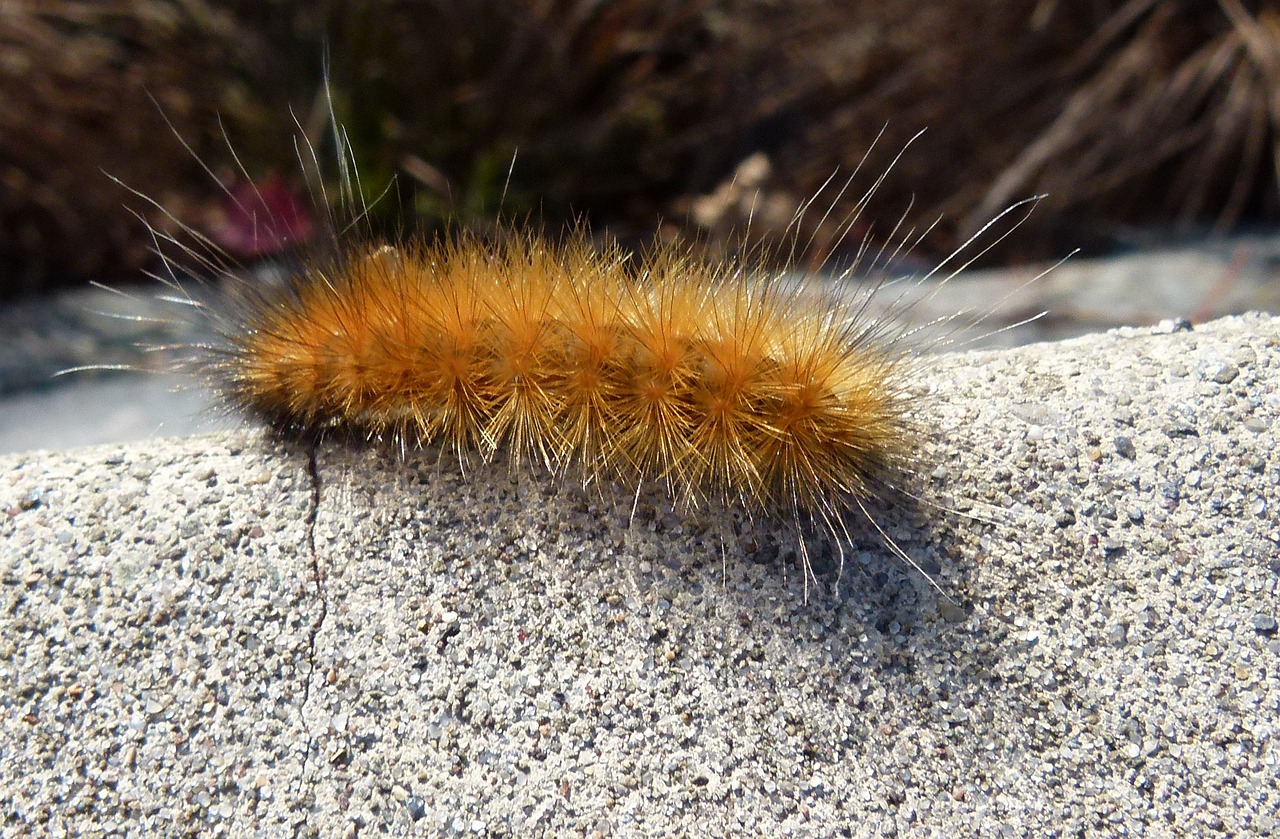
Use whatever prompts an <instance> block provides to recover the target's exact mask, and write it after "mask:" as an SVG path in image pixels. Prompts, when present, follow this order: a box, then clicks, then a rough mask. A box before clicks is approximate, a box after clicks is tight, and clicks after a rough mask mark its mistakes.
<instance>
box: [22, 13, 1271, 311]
mask: <svg viewBox="0 0 1280 839" xmlns="http://www.w3.org/2000/svg"><path fill="white" fill-rule="evenodd" d="M4 9H5V12H4V14H3V15H0V101H2V102H3V103H4V106H3V108H0V173H2V180H0V293H9V294H12V293H14V292H17V291H20V290H29V289H32V288H37V287H41V286H43V285H47V284H50V283H53V282H60V281H83V280H84V279H88V278H93V279H100V280H108V281H118V280H120V279H121V278H124V277H127V276H128V275H129V274H130V273H131V272H136V271H137V270H138V268H139V266H141V265H142V264H144V262H145V261H146V258H147V255H146V249H147V246H148V244H149V239H148V237H147V235H146V231H145V228H144V227H142V225H140V224H139V223H138V222H137V221H136V220H135V219H134V218H133V217H132V216H130V215H129V214H128V213H126V212H124V211H123V210H122V204H124V203H130V204H131V205H132V206H135V207H138V206H141V202H139V201H137V200H132V201H130V200H129V198H130V196H129V195H128V194H127V193H125V192H124V190H122V189H121V188H120V187H119V186H118V185H117V184H115V183H113V182H112V181H111V180H110V179H108V178H107V177H106V176H105V175H103V174H102V171H103V170H105V171H106V172H109V173H111V174H112V175H114V176H116V177H118V178H119V179H120V180H122V181H124V182H125V183H127V184H129V185H130V186H131V187H133V188H135V189H137V190H139V191H140V192H143V193H145V194H146V195H148V196H151V197H153V198H154V199H155V200H156V201H157V202H159V203H161V204H163V205H164V206H165V207H167V208H169V209H170V211H171V212H172V213H173V214H174V215H175V216H177V217H178V218H180V219H182V220H183V221H184V222H186V223H188V224H190V225H192V226H194V227H195V228H196V229H198V230H201V231H204V232H207V233H210V234H211V235H212V234H213V231H214V230H215V229H216V227H217V225H218V224H219V223H225V218H223V217H224V216H225V214H226V206H225V204H226V202H225V200H224V199H223V198H222V197H221V196H220V194H219V191H218V188H217V185H216V184H215V183H214V182H213V181H212V179H211V178H210V177H209V176H208V175H207V174H205V173H203V172H202V171H201V168H200V166H199V165H198V164H197V163H196V162H195V161H194V160H193V158H192V157H191V156H190V155H189V154H188V153H187V151H186V150H184V149H183V147H182V144H181V143H180V142H179V141H178V140H177V137H178V136H180V137H182V138H183V139H184V140H185V141H186V142H187V143H188V144H189V145H190V146H191V147H192V149H193V150H194V152H195V153H196V154H197V155H198V156H199V157H200V159H202V160H205V161H208V162H209V165H210V166H211V167H212V168H213V169H214V170H216V174H217V176H218V177H219V178H220V179H222V180H223V181H224V182H225V183H227V184H229V185H230V184H232V183H233V182H235V181H236V179H237V177H238V176H237V173H236V168H235V165H234V160H233V157H232V154H231V152H230V151H229V150H228V148H227V145H226V143H225V141H224V140H223V138H222V136H221V131H222V129H221V128H220V126H219V117H220V118H221V120H222V123H223V124H225V130H226V133H227V134H228V135H229V137H230V141H231V143H232V144H233V145H234V147H235V150H236V152H237V154H238V156H239V158H240V159H241V160H242V161H243V164H244V166H245V168H246V169H247V170H248V171H249V173H250V174H251V176H252V178H253V179H254V180H255V181H256V180H258V179H265V178H268V177H270V176H271V175H272V173H279V172H283V173H286V174H293V173H296V172H297V170H298V168H299V167H298V164H297V162H296V160H295V159H294V153H295V152H294V146H293V143H292V140H291V138H292V136H293V135H294V134H296V133H298V132H299V131H302V132H305V134H306V135H307V136H308V137H309V138H311V139H312V141H313V142H316V143H318V144H321V145H322V147H323V138H324V136H325V125H324V121H325V110H324V107H323V97H322V90H323V80H322V76H323V68H324V66H325V60H324V55H325V53H326V50H327V53H328V56H329V59H328V60H329V66H330V74H331V79H332V91H333V97H334V100H335V106H336V111H337V115H338V117H339V120H340V121H341V123H342V124H343V126H344V127H345V129H346V131H347V133H348V135H349V137H350V140H351V143H352V146H353V156H354V158H355V161H356V163H357V164H358V170H359V172H360V175H361V181H362V188H363V191H364V192H365V193H366V197H367V198H369V199H373V198H377V197H378V195H379V194H381V193H382V192H383V190H384V189H385V187H386V185H387V183H388V182H389V181H391V179H393V178H394V186H393V188H392V189H391V190H389V191H388V192H387V193H386V194H385V195H384V196H383V197H382V199H381V200H380V201H379V202H378V203H377V204H376V206H375V209H374V215H375V216H376V217H378V218H381V219H401V220H403V219H408V222H403V221H401V222H400V223H402V224H408V225H410V226H418V225H428V226H429V225H431V224H434V223H438V222H439V221H440V220H441V219H442V218H451V219H454V220H460V221H463V222H467V223H481V222H483V220H484V219H486V218H491V217H492V216H494V215H495V214H496V213H497V212H498V211H499V210H501V211H502V212H503V214H504V215H505V216H507V217H516V218H523V217H526V216H527V217H532V218H536V219H538V220H540V221H542V222H544V223H547V224H549V225H559V224H562V223H564V222H565V221H566V220H569V219H573V218H575V217H577V216H580V215H581V216H585V217H587V218H588V219H590V221H591V222H592V224H593V227H595V228H597V229H600V228H602V227H609V228H610V229H612V230H615V231H617V232H619V233H621V234H622V235H624V236H626V235H629V234H631V233H635V234H638V235H644V234H652V233H653V232H654V231H655V230H657V229H658V225H659V220H662V221H663V222H664V223H665V225H666V227H665V228H664V229H663V234H664V235H667V234H671V233H673V232H679V233H681V234H683V235H690V236H694V237H699V236H700V237H702V238H703V239H706V240H708V241H710V242H712V243H714V242H715V241H716V240H717V239H719V238H721V237H724V236H726V235H728V234H729V231H734V230H741V229H742V228H743V227H744V225H745V224H746V221H747V218H748V215H749V214H751V213H754V216H753V218H752V222H751V224H752V231H753V234H755V235H759V236H761V237H763V238H765V239H766V240H767V239H768V238H769V237H775V238H776V237H780V236H784V235H785V228H786V226H787V223H788V222H789V220H790V218H791V215H792V213H793V212H794V211H795V210H796V209H797V208H798V207H800V206H801V205H802V203H803V202H804V201H805V200H806V199H807V198H809V197H810V196H812V195H813V194H814V193H815V192H816V191H817V190H818V189H819V188H820V187H821V186H822V184H823V183H824V182H825V181H826V180H827V179H828V178H829V176H831V175H832V173H833V172H836V171H840V172H842V173H849V172H852V171H853V170H854V169H855V168H856V167H857V166H858V164H859V161H860V160H861V159H862V156H863V154H864V153H865V152H866V151H867V149H868V148H869V147H871V146H872V144H873V143H875V149H874V151H873V153H872V156H871V158H870V160H869V161H868V163H867V165H866V168H865V169H864V171H863V173H862V175H861V176H860V180H859V181H858V182H857V185H855V188H854V189H853V190H851V191H850V192H849V193H848V194H846V195H845V196H844V197H843V198H841V199H840V200H838V201H837V202H836V206H835V208H834V212H833V214H832V216H833V218H836V219H840V218H843V217H844V216H845V215H846V214H847V213H848V212H849V211H850V210H851V209H852V208H853V207H854V205H855V204H856V201H857V199H858V198H859V197H860V196H861V194H862V191H863V189H865V186H866V185H869V184H870V183H871V182H872V180H874V175H875V174H877V173H878V172H879V171H880V170H881V169H882V168H883V167H884V166H885V165H887V164H888V162H889V161H890V160H891V159H892V158H893V156H894V155H895V153H896V152H897V151H898V150H899V149H900V148H901V147H902V146H903V145H904V144H905V143H906V142H907V141H908V140H909V138H910V137H911V136H913V135H914V134H915V133H916V131H917V130H919V129H920V128H927V129H928V130H927V132H926V133H925V135H924V136H923V137H921V138H920V139H919V140H918V141H916V143H915V144H914V145H913V146H912V148H911V149H910V150H909V151H908V153H907V154H906V155H905V156H904V157H903V159H902V161H901V163H900V164H899V165H898V166H897V168H896V170H895V171H894V173H893V174H892V176H891V177H890V178H889V179H888V180H887V181H886V182H885V184H884V185H883V186H882V188H881V189H880V190H879V191H878V192H877V195H876V199H875V200H874V201H873V202H872V203H871V204H870V206H869V207H868V208H867V209H866V211H865V212H864V213H863V216H862V218H861V222H860V226H859V227H858V228H857V230H856V232H859V233H860V232H862V231H865V230H866V229H867V227H872V228H873V229H875V230H879V231H883V230H887V229H888V228H889V227H890V226H891V225H892V223H893V221H895V220H896V218H897V217H898V215H899V214H900V213H901V212H902V210H903V209H904V207H905V206H906V205H907V204H908V203H910V202H911V201H912V200H914V208H915V215H916V216H917V217H918V218H921V219H924V220H926V223H927V221H928V220H931V219H932V218H933V217H934V216H937V215H939V214H945V216H946V221H944V222H943V223H942V224H941V225H940V226H939V227H938V228H936V229H935V231H934V233H933V234H932V236H931V237H930V244H929V245H928V247H931V248H932V249H933V250H934V252H935V253H937V252H946V251H947V250H948V249H950V248H951V247H952V246H953V245H954V244H955V243H956V242H958V241H962V240H963V238H964V237H965V236H966V235H967V234H968V233H969V232H970V231H972V230H974V229H975V228H976V227H977V226H979V225H980V224H981V223H982V222H984V221H985V220H986V219H987V218H989V217H990V216H991V215H993V214H994V213H995V212H997V211H998V210H999V209H1001V208H1002V207H1004V206H1006V205H1008V204H1009V203H1010V202H1012V201H1014V200H1016V199H1018V198H1022V197H1025V196H1028V195H1032V194H1035V193H1040V192H1047V193H1049V194H1050V197H1049V198H1048V199H1047V200H1046V201H1045V202H1043V203H1042V205H1041V206H1040V207H1039V208H1038V209H1037V211H1036V213H1035V215H1034V216H1033V218H1032V220H1031V221H1030V222H1029V223H1028V224H1027V225H1026V226H1024V227H1023V228H1022V229H1021V230H1020V231H1019V232H1018V235H1017V237H1016V240H1017V246H1016V249H1006V250H1005V252H1004V253H1003V254H1002V256H1003V258H1005V259H1032V258H1044V257H1048V256H1051V255H1056V254H1059V253H1061V252H1062V251H1064V250H1066V249H1067V248H1069V247H1071V246H1073V245H1078V244H1084V245H1089V244H1090V243H1092V242H1099V243H1106V242H1107V241H1109V240H1111V239H1113V238H1114V237H1116V236H1117V235H1119V234H1120V233H1122V232H1123V231H1124V230H1126V229H1128V228H1129V227H1131V226H1134V225H1158V226H1167V227H1176V226H1179V225H1181V226H1184V227H1190V228H1192V229H1203V228H1205V227H1208V226H1212V225H1217V226H1220V227H1225V226H1230V225H1233V224H1236V223H1239V222H1243V221H1249V222H1274V221H1275V220H1276V219H1277V217H1278V216H1280V200H1278V193H1277V172H1278V171H1280V133H1278V129H1280V13H1278V12H1277V11H1276V9H1275V8H1274V7H1273V5H1272V4H1270V3H1266V2H1261V1H1259V2H1247V1H1246V0H1080V1H1079V2H1065V0H1009V2H1003V3H992V2H989V0H951V2H947V3H931V2H919V0H907V1H906V2H900V3H885V2H878V1H877V0H848V2H842V3H831V2H819V0H792V2H777V0H670V2H661V3H659V2H654V0H648V2H641V0H597V1H596V2H588V0H572V1H571V0H525V1H524V2H521V0H474V2H459V1H458V0H419V2H410V1H409V0H366V2H344V1H343V0H329V1H328V2H323V1H321V2H304V0H226V2H221V3H218V2H213V0H96V1H93V0H79V1H73V0H8V2H6V3H5V4H4ZM152 98H154V100H155V102H154V103H153V102H152V101H151V99H152ZM295 115H296V116H295ZM295 118H296V120H297V123H296V124H295V121H294V120H295ZM166 120H168V121H171V122H172V124H173V128H174V130H173V131H171V130H170V129H169V127H168V126H166V124H165V123H166ZM882 130H883V136H880V138H879V140H878V141H877V139H876V138H877V136H878V135H880V134H881V132H882ZM323 151H325V150H324V149H323V148H322V152H323ZM327 153H328V156H329V159H330V160H331V159H332V149H331V147H329V148H328V149H327ZM513 156H514V157H515V163H514V167H513V166H512V159H513ZM322 157H323V153H322ZM328 170H329V171H328V172H327V174H328V175H330V176H331V177H332V176H336V171H337V170H336V166H333V165H329V166H328ZM295 177H297V176H295ZM735 178H736V180H735ZM297 179H298V180H299V181H300V180H301V178H300V177H299V178H297ZM835 197H836V196H835V190H834V189H832V190H829V191H828V192H827V193H825V194H824V196H821V197H819V199H818V200H817V202H816V207H817V208H818V210H819V211H814V212H810V213H809V214H808V216H807V219H808V223H814V224H816V222H817V221H818V220H819V219H820V218H821V216H822V215H823V213H822V212H821V210H825V209H826V208H827V206H828V205H829V204H830V202H831V201H832V200H834V199H835ZM147 215H148V217H149V218H150V219H151V220H152V221H153V222H156V223H157V224H159V225H162V226H163V225H168V227H167V228H166V229H174V228H175V227H176V225H175V224H174V223H172V222H170V221H168V220H167V219H166V218H165V217H164V215H163V214H161V213H158V212H156V211H154V210H151V211H148V213H147ZM220 219H222V221H220ZM811 232H815V233H816V235H817V236H818V242H819V245H818V246H819V248H821V247H822V246H823V244H822V243H823V238H822V237H823V236H824V235H826V232H824V231H821V230H819V231H806V237H807V235H808V234H809V233H811Z"/></svg>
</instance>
